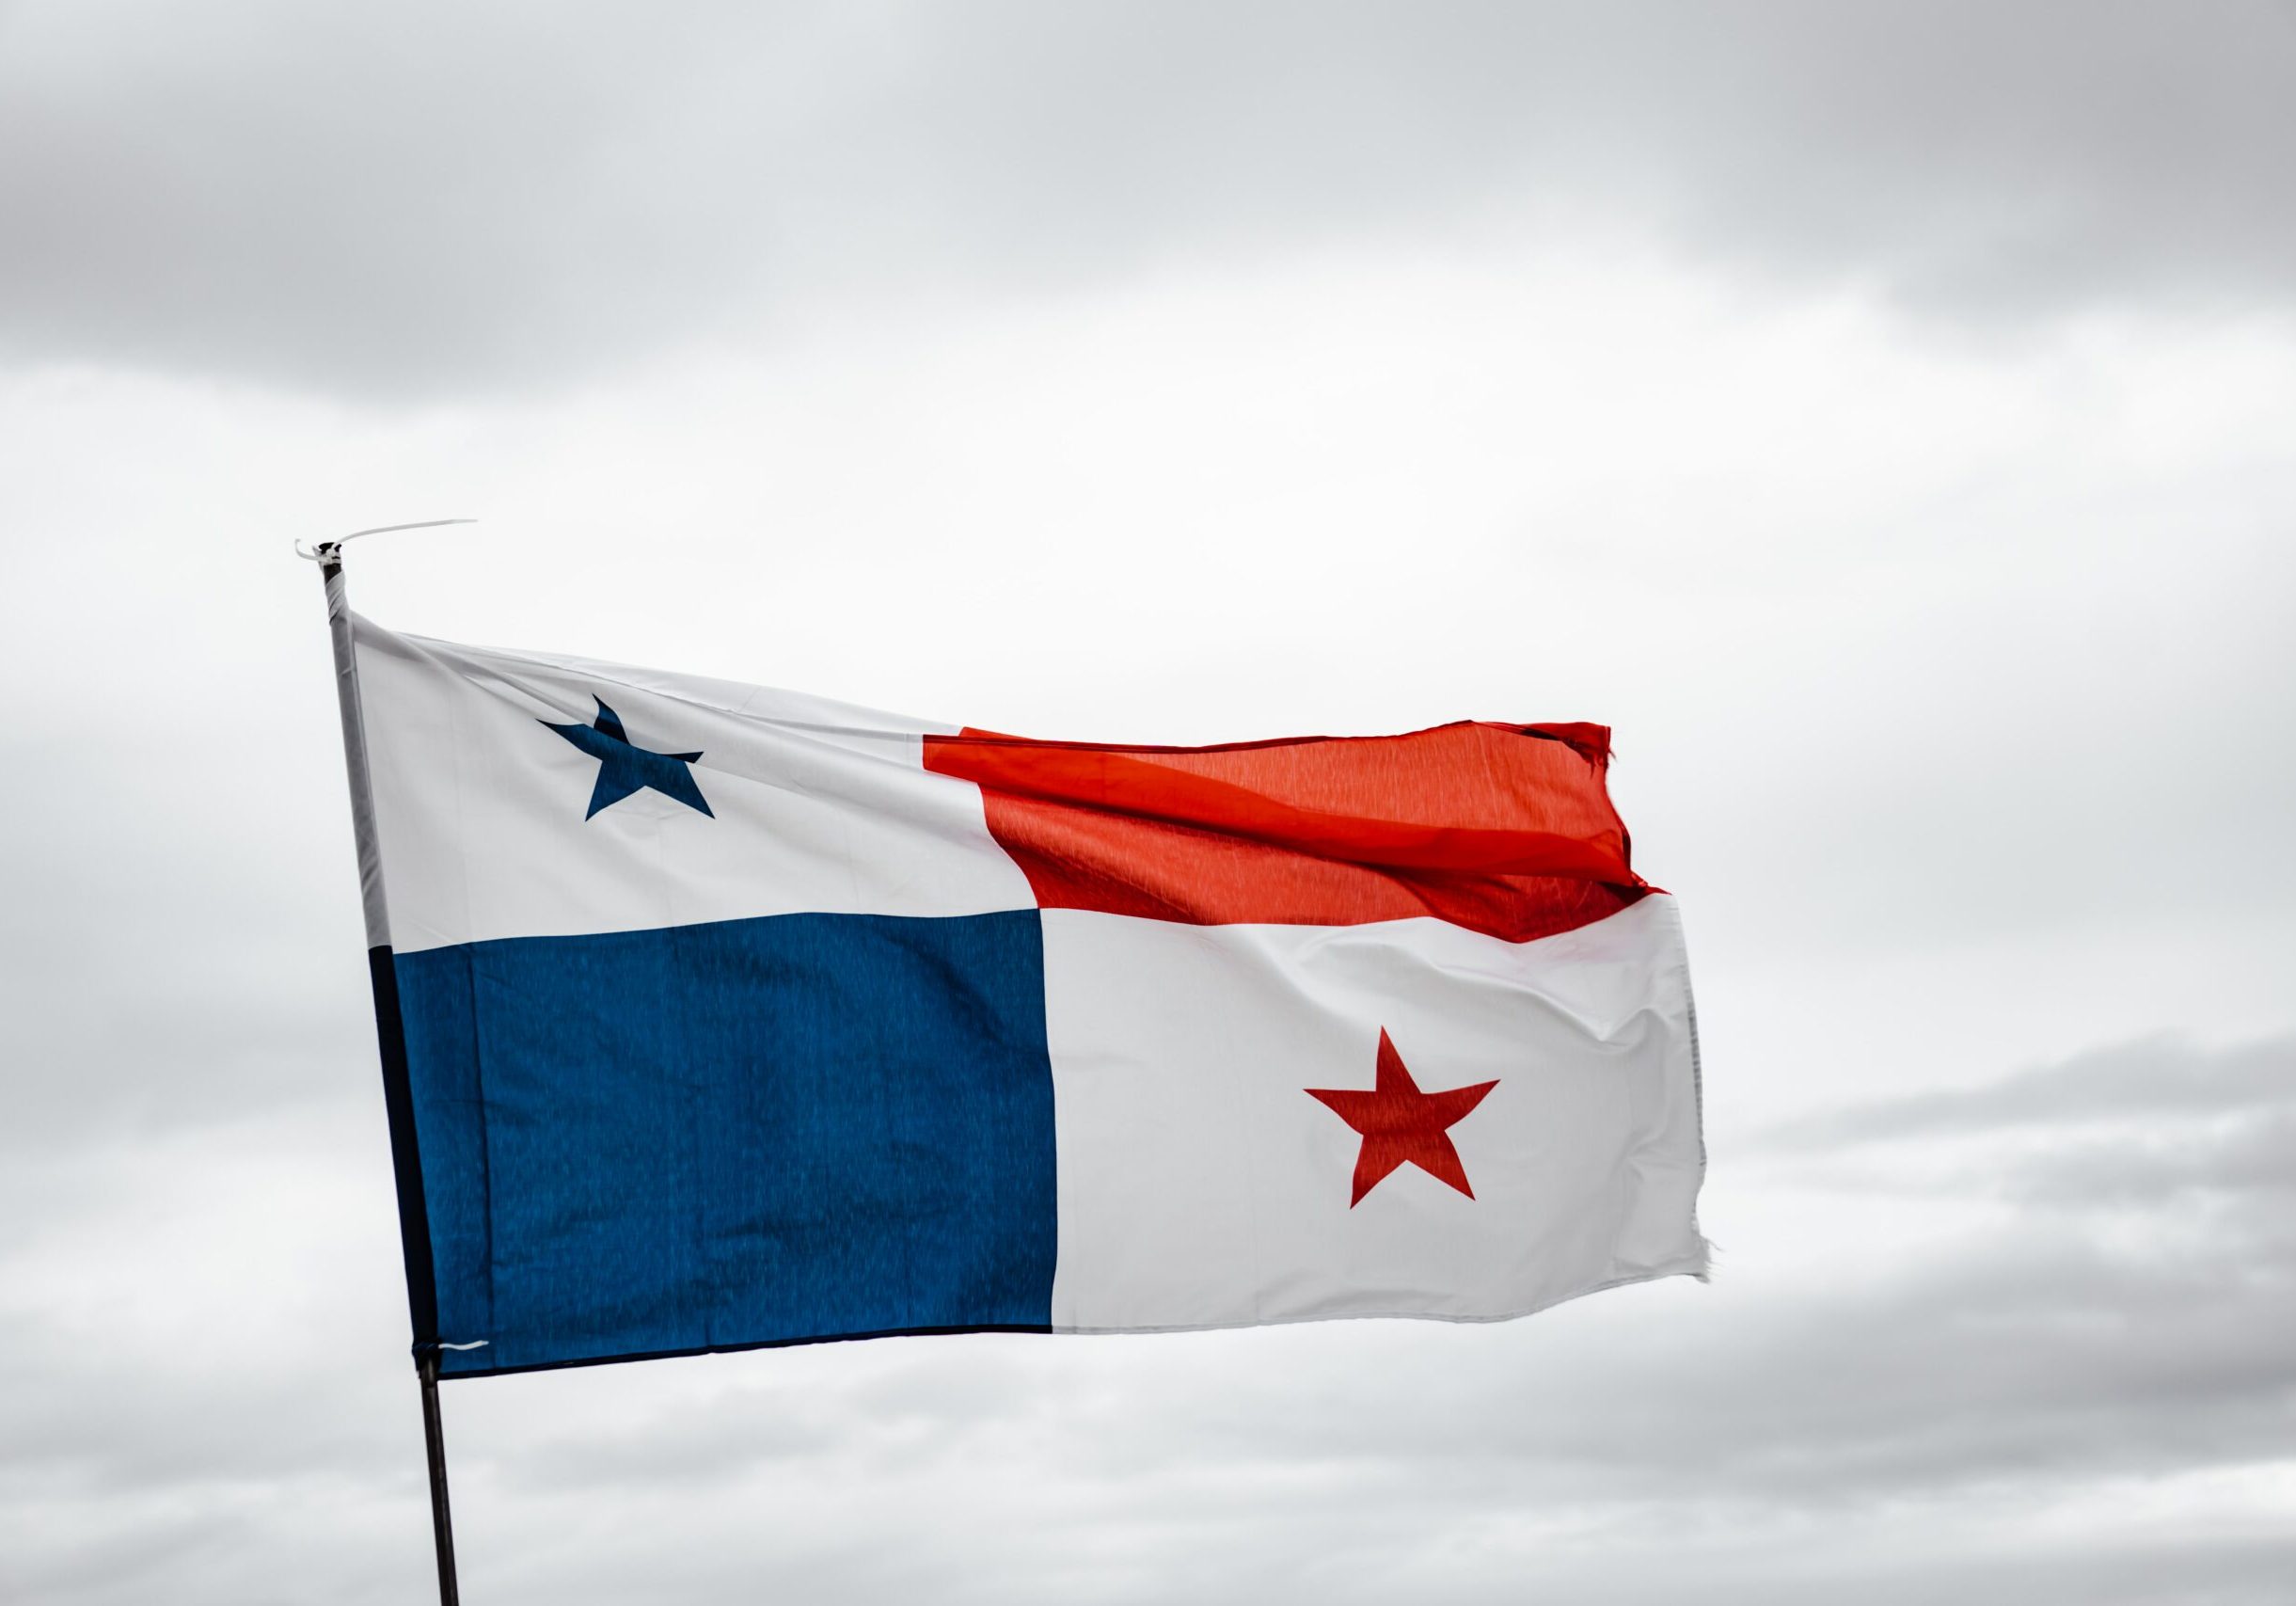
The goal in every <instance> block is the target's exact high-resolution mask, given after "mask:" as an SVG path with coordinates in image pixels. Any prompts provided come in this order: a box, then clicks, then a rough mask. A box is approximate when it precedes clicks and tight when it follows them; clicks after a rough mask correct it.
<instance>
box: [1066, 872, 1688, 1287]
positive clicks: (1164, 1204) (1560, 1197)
mask: <svg viewBox="0 0 2296 1606" xmlns="http://www.w3.org/2000/svg"><path fill="white" fill-rule="evenodd" d="M1044 942H1045V994H1046V1002H1047V1016H1048V1023H1049V1030H1050V1041H1051V1047H1052V1059H1053V1088H1054V1099H1055V1105H1056V1115H1055V1123H1056V1126H1057V1130H1058V1134H1059V1146H1060V1147H1059V1190H1060V1258H1059V1270H1058V1274H1057V1276H1056V1278H1055V1280H1054V1282H1053V1325H1054V1326H1055V1327H1056V1328H1063V1329H1069V1330H1079V1331H1093V1330H1107V1329H1140V1328H1196V1327H1226V1326H1237V1325H1245V1324H1253V1323H1261V1322H1282V1321H1301V1320H1308V1319H1312V1318H1317V1317H1327V1316H1437V1317H1446V1318H1450V1319H1453V1320H1465V1321H1472V1320H1495V1319H1497V1318H1500V1317H1505V1316H1514V1315H1521V1314H1524V1313H1526V1312H1530V1311H1534V1310H1538V1309H1540V1308H1541V1307H1543V1306H1546V1305H1551V1304H1554V1303H1555V1302H1557V1301H1558V1300H1561V1299H1567V1298H1570V1297H1571V1296H1575V1295H1579V1294H1586V1293H1590V1292H1592V1291H1593V1290H1595V1289H1598V1288H1604V1287H1607V1286H1610V1285H1612V1284H1615V1283H1620V1282H1628V1281H1638V1280H1643V1279H1646V1278H1653V1277H1662V1276H1667V1275H1670V1274H1673V1273H1683V1272H1686V1273H1702V1272H1703V1270H1704V1268H1705V1264H1706V1248H1705V1243H1704V1240H1703V1239H1702V1238H1701V1237H1700V1235H1699V1232H1698V1227H1697V1222H1696V1218H1695V1214H1694V1206H1695V1202H1696V1198H1697V1192H1698V1185H1699V1182H1700V1178H1701V1176H1702V1172H1703V1169H1704V1159H1703V1150H1702V1141H1701V1137H1700V1126H1699V1108H1698V1097H1699V1093H1698V1072H1697V1060H1696V1047H1695V1042H1694V1038H1693V1021H1692V1016H1691V1005H1690V994H1689V980H1688V972H1687V968H1686V963H1685V960H1684V955H1683V946H1682V932H1681V926H1680V922H1679V918H1678V915H1677V914H1676V911H1675V906H1674V901H1673V899H1672V898H1666V897H1663V896H1656V897H1650V898H1644V899H1642V900H1641V901H1640V902H1639V903H1636V904H1635V905H1633V906H1632V907H1630V908H1628V909H1626V910H1624V911H1622V912H1621V913H1620V914H1616V915H1613V916H1612V917H1610V918H1609V919H1607V920H1605V921H1602V922H1600V923H1598V924H1596V925H1593V926H1590V927H1586V928H1583V929H1581V930H1576V931H1571V932H1566V933H1564V934H1562V935H1560V936H1555V937H1547V938H1543V939H1540V940H1538V941H1535V942H1529V943H1524V944H1519V945H1517V944H1511V943H1506V942H1502V941H1500V940H1498V939H1496V938H1494V937H1486V936H1481V935H1479V934H1477V933H1475V932H1472V931H1468V930H1463V929H1461V928H1459V927H1456V926H1452V925H1449V924H1448V923H1446V922H1443V921H1439V920H1433V919H1420V920H1404V921H1395V922H1390V923H1384V924H1379V925H1368V926H1350V927H1336V928H1334V927H1309V926H1215V927H1199V926H1182V925H1173V924H1168V923H1164V922H1160V921H1152V920H1141V919H1134V918H1131V917H1128V916H1124V915H1116V914H1092V913H1085V912H1080V911H1073V910H1048V911H1046V912H1045V914H1044ZM1383 1027H1384V1028H1385V1029H1386V1031H1387V1032H1388V1033H1389V1035H1390V1036H1391V1038H1392V1039H1393V1041H1394V1043H1395V1046H1396V1048H1397V1050H1398V1052H1399V1053H1400V1054H1401V1057H1402V1059H1403V1062H1404V1064H1405V1065H1406V1066H1407V1067H1408V1068H1409V1070H1410V1072H1411V1073H1412V1076H1413V1077H1414V1079H1415V1080H1416V1081H1417V1085H1418V1087H1419V1089H1421V1090H1422V1091H1426V1092H1434V1091H1438V1090H1442V1089H1451V1088H1459V1087H1464V1086H1467V1085H1469V1084H1473V1083H1478V1082H1486V1081H1490V1080H1492V1079H1494V1078H1496V1079H1497V1082H1498V1086H1497V1087H1496V1088H1495V1089H1492V1090H1491V1092H1490V1093H1489V1094H1488V1095H1487V1096H1485V1098H1484V1099H1483V1101H1482V1103H1481V1105H1478V1106H1477V1107H1476V1108H1475V1109H1474V1110H1473V1111H1472V1112H1471V1113H1469V1114H1468V1115H1467V1116H1466V1117H1465V1119H1464V1120H1462V1121H1459V1123H1458V1124H1457V1125H1455V1126H1453V1127H1452V1128H1450V1137H1451V1140H1452V1142H1453V1144H1454V1145H1455V1146H1456V1148H1457V1150H1458V1153H1459V1155H1460V1157H1461V1159H1462V1160H1463V1161H1464V1163H1465V1170H1466V1175H1467V1179H1468V1182H1469V1184H1470V1185H1472V1187H1473V1188H1474V1192H1475V1197H1474V1198H1472V1199H1468V1198H1466V1197H1465V1196H1463V1195H1461V1194H1459V1193H1458V1192H1456V1191H1454V1190H1453V1189H1452V1188H1450V1187H1449V1186H1447V1185H1445V1184H1443V1183H1441V1182H1438V1181H1437V1180H1435V1179H1434V1178H1433V1177H1432V1176H1430V1175H1428V1174H1427V1173H1426V1172H1424V1171H1422V1170H1420V1169H1418V1168H1417V1167H1416V1166H1408V1165H1407V1166H1404V1167H1403V1168H1402V1169H1400V1170H1397V1171H1396V1172H1394V1173H1393V1174H1392V1175H1390V1176H1388V1177H1387V1178H1386V1180H1385V1181H1383V1182H1381V1183H1379V1184H1378V1185H1376V1186H1375V1187H1373V1188H1372V1189H1371V1191H1370V1193H1369V1194H1368V1195H1367V1196H1366V1197H1365V1198H1364V1200H1363V1201H1362V1202H1361V1203H1360V1204H1357V1205H1355V1206H1354V1208H1353V1209H1351V1208H1350V1206H1349V1202H1348V1201H1349V1194H1350V1185H1351V1179H1352V1177H1353V1174H1354V1165H1355V1159H1356V1155H1357V1153H1358V1150H1359V1147H1360V1145H1361V1143H1362V1139H1361V1137H1359V1136H1358V1135H1357V1134H1356V1132H1355V1131H1354V1129H1353V1128H1351V1127H1350V1126H1349V1125H1348V1124H1347V1122H1346V1121H1343V1120H1341V1119H1340V1117H1339V1116H1338V1115H1337V1114H1335V1113H1334V1112H1333V1111H1332V1110H1330V1109H1328V1108H1326V1107H1325V1106H1324V1105H1322V1103H1320V1102H1318V1101H1317V1100H1315V1099H1313V1098H1311V1097H1309V1096H1308V1094H1307V1093H1306V1090H1305V1089H1309V1088H1346V1089H1370V1088H1371V1087H1372V1085H1373V1073H1374V1069H1375V1061H1376V1057H1377V1050H1378V1043H1379V1034H1380V1031H1381V1029H1382V1028H1383Z"/></svg>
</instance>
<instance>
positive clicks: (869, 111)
mask: <svg viewBox="0 0 2296 1606" xmlns="http://www.w3.org/2000/svg"><path fill="white" fill-rule="evenodd" d="M2291 75H2296V24H2291V22H2290V20H2289V18H2288V13H2287V12H2286V10H2285V9H2283V8H2277V7H2274V6H2272V5H2270V4H2267V3H2264V0H2210V3H2209V4H2204V5H2195V6H2185V7H2179V8H2177V9H2176V10H2175V11H2174V12H2173V13H2172V12H2169V11H2165V10H2162V9H2161V8H2157V7H2146V6H2141V5H2125V4H2113V5H2102V6H2099V5H2088V4H2078V3H2072V0H2066V3H2063V4H2049V5H2028V6H2019V7H2015V8H2001V7H1992V6H1983V5H1974V4H1954V5H1947V6H1921V7H1913V6H1906V7H1883V8H1876V7H1851V8H1844V7H1838V6H1827V5H1817V4H1782V5H1781V4H1763V5H1741V6H1734V7H1729V8H1640V7H1625V8H1589V7H1578V6H1567V5H1535V6H1490V5H1482V4H1444V5H1438V6H1432V7H1431V6H1416V5H1415V6H1407V5H1356V4H1350V5H1344V6H1314V5H1292V4H1268V5H1259V6H1254V7H1249V8H1236V7H1230V6H1211V5H1196V4H1186V5H1175V6H1159V7H1155V8H1107V7H1085V8H1079V7H1072V6H1062V5H1057V4H1042V3H1038V4H1019V5H1014V4H997V5H990V6H974V7H967V8H964V9H962V10H961V11H958V10H952V9H950V8H945V7H935V6H914V5H890V6H870V7H863V8H856V7H837V6H818V7H790V6H775V7H737V6H714V5H697V6H681V7H676V8H670V9H668V10H665V11H661V12H657V13H648V14H646V15H645V16H643V17H642V18H641V17H640V16H639V15H638V14H636V13H633V12H630V11H628V10H627V9H625V8H615V7H601V6H590V5H579V6H566V5H554V6H538V5H528V4H504V5H495V6H489V7H484V8H469V7H436V6H429V5H416V6H405V7H394V8H391V9H390V10H389V11H388V13H384V12H377V11H360V10H357V9H356V8H310V7H302V6H291V5H278V4H244V3H243V4H233V5H228V6H221V7H214V6H210V7H202V8H200V9H199V11H198V13H197V14H196V15H195V14H193V13H190V12H187V11H184V10H182V8H170V7H165V6H150V5H106V6H101V7H87V6H71V5H62V4H54V3H50V4H21V5H17V6H14V7H11V8H9V9H8V12H7V14H6V16H5V17H0V212H5V214H6V215H8V217H9V218H10V220H11V223H10V229H9V242H8V247H7V249H6V250H5V251H4V252H0V309H5V311H4V312H0V353H5V354H7V355H8V356H9V357H11V358H13V359H14V360H17V361H73V360H86V359H94V360H100V361H107V362H119V363H127V364H134V365H139V366H150V367H158V368H166V369H170V370H175V371H182V372H198V373H211V374H214V373H220V374H235V375H249V376H255V377H260V378H263V379H267V380H283V381H288V382H292V383H294V384H297V385H301V386H306V387H309V388H312V389H315V390H322V391H325V392H330V393H336V394H342V395H349V396H357V397H377V396H396V397H425V398H431V399H437V398H443V397H446V396H451V395H462V396H467V395H469V394H471V393H473V392H479V391H488V390H502V389H506V388H515V389H526V388H530V387H533V386H536V385H541V384H546V383H547V382H550V381H554V380H562V379H564V378H567V377H569V376H592V375H594V374H598V373H600V372H604V371H610V370H611V369H612V368H613V367H614V366H616V365H617V364H620V363H625V362H628V361H631V360H633V359H638V358H643V357H645V356H647V355H648V354H651V353H654V352H657V351H659V350H662V349H665V348H667V349H683V348H689V347H694V346H698V345H704V344H714V343H722V342H725V341H727V340H741V339H751V338H756V337H757V336H758V335H759V334H760V333H761V332H764V333H766V334H768V335H772V336H777V337H779V338H786V337H787V336H789V335H790V334H791V333H793V332H795V331H799V330H802V329H805V328H807V327H810V326H815V325H816V324H818V323H819V322H821V321H823V320H829V321H831V322H839V323H851V322H854V321H857V320H860V321H865V320H867V319H870V318H872V317H874V316H877V315H879V314H880V313H881V310H882V309H883V308H884V307H885V306H886V305H887V304H889V303H892V304H905V305H912V306H913V305H926V306H931V305H963V304H965V303H968V302H973V301H976V300H980V299H983V298H988V299H990V300H996V299H1011V298H1016V297H1026V296H1033V295H1041V294H1047V293H1050V292H1058V291H1065V290H1069V289H1072V288H1074V287H1077V286H1080V285H1091V284H1098V283H1102V282H1106V281H1109V280H1112V279H1115V280H1121V279H1124V278H1130V277H1134V276H1137V275H1139V274H1141V273H1143V272H1144V271H1148V270H1150V269H1152V268H1153V267H1155V266H1156V265H1157V264H1160V263H1164V262H1172V261H1175V260H1180V261H1187V260H1198V259H1210V260H1232V259H1233V258H1235V257H1237V256H1238V255H1240V254H1242V255H1249V254H1252V253H1255V252H1259V251H1263V250H1265V249H1267V248H1269V247H1271V246H1276V247H1280V248H1287V249H1296V248H1299V247H1301V246H1325V247H1332V246H1346V245H1348V244H1349V243H1360V242H1362V241H1364V240H1366V239H1374V240H1388V241H1398V240H1409V239H1418V240H1423V241H1440V240H1445V239H1456V238H1458V237H1460V236H1461V235H1462V234H1463V233H1464V234H1465V235H1466V236H1468V237H1472V236H1473V235H1474V234H1475V233H1477V232H1478V231H1491V230H1502V231H1505V230H1518V231H1529V233H1530V234H1531V235H1532V237H1533V238H1534V239H1536V240H1537V241H1539V242H1540V244H1541V245H1542V246H1544V247H1545V248H1547V249H1561V250H1567V249H1570V248H1571V247H1572V246H1574V245H1575V244H1576V243H1577V242H1578V241H1580V240H1582V239H1583V238H1584V237H1586V236H1588V235H1590V234H1593V235H1623V236H1625V237H1629V238H1649V239H1655V240H1657V241H1660V242H1663V243H1665V245H1666V246H1668V247H1669V248H1671V249H1674V250H1678V251H1682V252H1686V253H1690V254H1693V255H1697V256H1700V257H1702V258H1704V259H1706V260H1707V261H1708V262H1711V263H1713V264H1715V265H1717V266H1722V265H1732V266H1734V267H1736V268H1738V269H1741V270H1743V271H1747V272H1750V273H1753V274H1756V275H1759V276H1763V277H1766V278H1775V279H1781V280H1783V281H1786V282H1800V283H1807V284H1811V285H1815V286H1827V285H1838V284H1844V283H1848V284H1856V285H1865V286H1873V287H1876V288H1878V289H1879V290H1881V291H1882V292H1884V293H1886V294H1890V295H1892V296H1894V297H1896V298H1899V299H1900V300H1902V301H1903V302H1904V303H1906V304H1908V305H1909V306H1912V307H1915V308H1919V309H1922V310H1924V311H1928V312H1932V313H1936V314H1940V315H1943V316H1946V317H1949V318H1952V319H1956V320H1969V319H1976V320H1980V321H1982V322H1984V323H1986V324H1987V325H1988V326H2018V325H2025V324H2029V323H2031V322H2033V321H2035V320H2042V321H2046V320H2049V319H2051V318H2053V317H2056V316H2059V315H2062V314H2064V313H2066V312H2067V311H2070V310H2081V309H2083V308H2089V307H2095V306H2099V305H2103V306H2127V305H2130V304H2135V303H2143V304H2147V305H2165V306H2185V307H2192V308H2196V309H2224V308H2227V307H2230V308H2240V307H2253V306H2256V305H2259V304H2262V305H2271V306H2278V307H2282V308H2285V307H2287V306H2288V304H2289V300H2290V297H2291V294H2296V223H2292V222H2291V221H2290V218H2289V214H2288V208H2287V206H2285V205H2284V204H2282V200H2283V192H2284V189H2285V184H2284V176H2285V174H2286V172H2287V170H2288V167H2289V165H2290V163H2291V162H2292V161H2296V111H2291V109H2290V102H2289V97H2288V95H2287V94H2286V93H2285V92H2284V91H2285V87H2286V85H2287V84H2288V81H2289V79H2290V77H2291Z"/></svg>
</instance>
